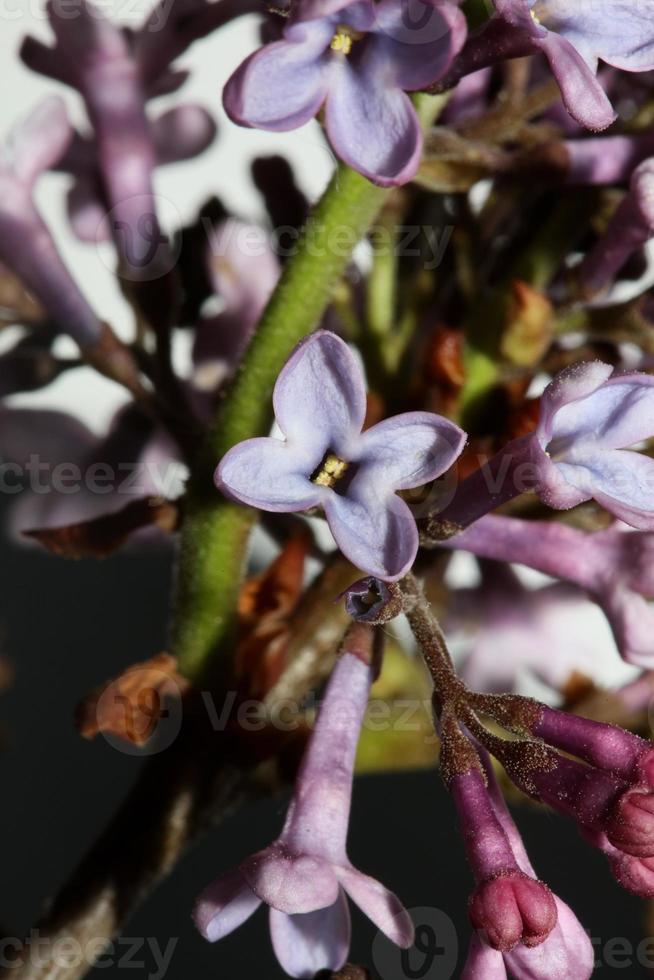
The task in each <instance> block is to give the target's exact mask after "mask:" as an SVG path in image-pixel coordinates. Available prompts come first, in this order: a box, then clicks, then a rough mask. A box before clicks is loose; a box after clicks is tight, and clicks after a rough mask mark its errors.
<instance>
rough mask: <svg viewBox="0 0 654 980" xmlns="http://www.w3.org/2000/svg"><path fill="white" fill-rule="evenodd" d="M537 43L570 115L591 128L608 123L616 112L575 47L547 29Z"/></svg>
mask: <svg viewBox="0 0 654 980" xmlns="http://www.w3.org/2000/svg"><path fill="white" fill-rule="evenodd" d="M538 46H539V47H540V49H541V51H542V52H543V54H544V55H545V56H546V58H547V60H548V61H549V63H550V67H551V69H552V72H553V74H554V76H555V78H556V80H557V82H558V83H559V88H560V89H561V96H562V98H563V104H564V105H565V107H566V109H567V110H568V112H569V113H570V115H571V116H572V118H573V119H576V120H577V122H578V123H580V124H581V125H582V126H586V128H587V129H592V130H594V131H599V130H602V129H606V128H607V126H610V125H611V123H612V122H614V121H615V119H616V117H617V113H616V112H615V110H614V108H613V106H612V105H611V101H610V99H609V97H608V95H607V94H606V92H605V91H604V89H603V88H602V85H601V83H600V82H599V80H598V79H597V77H596V76H595V72H594V71H593V69H592V68H591V67H589V65H588V64H587V62H586V61H585V60H584V58H583V57H582V55H581V54H580V53H579V51H577V49H576V47H574V46H573V45H572V44H571V43H570V41H568V40H566V38H564V37H561V36H560V35H558V34H553V33H551V32H548V34H547V36H546V37H545V38H543V39H542V40H541V41H539V44H538Z"/></svg>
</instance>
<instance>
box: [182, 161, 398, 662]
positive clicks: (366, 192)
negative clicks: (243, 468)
mask: <svg viewBox="0 0 654 980" xmlns="http://www.w3.org/2000/svg"><path fill="white" fill-rule="evenodd" d="M387 194H388V191H387V190H384V189H382V188H380V187H376V186H375V185H374V184H371V183H369V181H367V180H366V179H365V178H363V177H361V176H360V174H358V173H355V172H354V171H353V170H350V169H349V168H348V167H346V166H344V165H341V166H339V168H338V170H337V171H336V174H335V175H334V178H333V180H332V182H331V183H330V185H329V187H328V188H327V190H326V192H325V194H324V196H323V197H322V199H321V200H320V202H319V203H318V205H317V206H316V208H315V210H314V211H313V213H312V214H311V216H310V217H309V220H308V221H307V225H306V228H305V229H304V232H303V234H302V237H301V238H300V240H299V242H298V246H297V251H296V253H295V255H293V257H292V258H291V259H290V260H289V262H288V263H287V265H286V268H285V270H284V273H283V275H282V278H281V280H280V282H279V285H278V287H277V289H276V291H275V293H274V295H273V297H272V299H271V301H270V303H269V305H268V307H267V309H266V311H265V313H264V315H263V318H262V320H261V323H260V325H259V327H258V329H257V332H256V334H255V336H254V338H253V340H252V343H251V344H250V347H249V349H248V351H247V354H246V355H245V357H244V359H243V363H242V365H241V368H240V370H239V372H238V374H237V375H236V377H235V379H234V382H233V383H232V385H231V387H230V389H229V391H228V393H227V396H226V398H225V400H224V401H223V403H222V406H221V408H220V410H219V412H218V416H217V418H216V422H215V425H214V427H213V429H212V431H211V433H210V435H209V438H208V440H207V445H206V447H205V449H204V452H203V455H202V458H201V459H200V460H199V461H198V466H197V467H196V468H195V472H194V476H193V477H192V480H191V484H190V487H189V493H188V498H187V509H186V515H185V520H184V526H183V529H182V536H181V548H180V555H179V568H178V580H177V597H176V598H177V603H176V616H175V624H174V628H173V629H174V633H173V652H174V654H175V655H176V657H177V659H178V663H179V667H180V670H181V671H182V673H184V674H185V675H186V676H187V677H190V678H192V679H194V680H197V679H198V678H199V677H200V676H202V675H203V674H204V673H205V671H206V668H207V665H208V663H209V660H210V658H211V656H212V654H213V653H214V651H216V650H217V649H219V648H220V647H223V646H225V645H226V644H227V643H228V642H229V640H230V638H231V637H232V636H233V633H234V626H235V609H236V601H237V598H238V591H239V588H240V583H241V578H242V573H243V564H244V561H245V556H246V551H247V539H248V535H249V532H250V530H251V527H252V525H253V522H254V520H255V516H256V515H255V512H254V511H252V510H250V509H249V508H246V507H240V506H236V505H234V504H231V503H228V502H227V501H226V500H223V499H221V497H220V496H219V494H218V493H217V491H216V489H215V487H214V485H213V480H212V474H213V469H214V467H215V466H216V464H217V462H218V460H219V459H220V458H221V457H222V456H223V455H224V454H225V453H226V452H227V450H228V449H230V448H231V447H232V446H234V445H235V444H236V443H237V442H241V441H242V440H244V439H250V438H253V437H254V436H260V435H265V434H267V432H268V430H269V427H270V422H271V412H272V408H271V396H272V390H273V386H274V384H275V381H276V379H277V376H278V374H279V372H280V371H281V369H282V367H283V365H284V363H285V361H286V360H287V358H288V356H289V354H290V353H291V351H292V350H293V348H294V347H295V345H296V344H297V343H298V342H299V341H300V340H301V339H302V338H303V337H304V336H306V334H308V333H309V332H310V331H311V330H313V328H314V327H315V326H316V325H317V324H318V323H319V322H320V319H321V317H322V315H323V313H324V312H325V310H326V308H327V306H328V304H329V302H330V299H331V296H332V291H333V290H334V287H335V286H336V284H337V283H338V280H339V278H340V277H341V276H342V274H343V272H344V271H345V268H346V266H347V263H348V262H349V260H350V257H351V254H352V251H353V249H354V247H355V245H356V244H357V242H358V241H360V239H361V238H362V237H363V235H365V233H366V232H367V230H368V228H369V227H370V225H371V224H372V222H373V220H374V219H375V217H376V215H377V213H378V212H379V210H380V208H381V206H382V204H383V202H384V200H385V198H386V196H387Z"/></svg>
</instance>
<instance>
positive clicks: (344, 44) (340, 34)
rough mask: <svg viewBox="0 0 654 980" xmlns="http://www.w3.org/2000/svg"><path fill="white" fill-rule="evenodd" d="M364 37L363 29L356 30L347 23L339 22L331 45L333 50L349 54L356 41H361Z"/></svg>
mask: <svg viewBox="0 0 654 980" xmlns="http://www.w3.org/2000/svg"><path fill="white" fill-rule="evenodd" d="M362 37H363V34H362V33H361V31H355V30H354V28H353V27H348V25H347V24H339V25H338V27H337V28H336V33H335V34H334V36H333V38H332V40H331V43H330V45H329V46H330V48H331V49H332V51H338V52H339V53H340V54H345V55H347V54H349V53H350V51H351V50H352V45H353V44H354V42H355V41H360V40H361V38H362Z"/></svg>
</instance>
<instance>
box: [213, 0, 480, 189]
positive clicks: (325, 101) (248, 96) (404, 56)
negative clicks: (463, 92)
mask: <svg viewBox="0 0 654 980" xmlns="http://www.w3.org/2000/svg"><path fill="white" fill-rule="evenodd" d="M406 6H407V5H406V0H381V2H380V3H373V2H372V0H298V3H296V4H295V5H294V6H293V9H292V14H291V16H290V18H289V20H288V21H287V24H286V26H285V28H284V31H283V39H282V40H281V41H276V42H274V43H273V44H268V45H266V46H265V47H263V48H261V49H260V50H259V51H257V52H256V53H255V54H254V55H252V56H251V57H250V58H248V59H247V60H246V61H245V62H244V63H243V64H242V65H241V66H240V68H238V69H237V71H236V73H235V74H234V75H233V76H232V78H231V79H230V80H229V82H228V83H227V86H226V88H225V92H224V102H225V109H226V111H227V113H228V115H229V116H230V117H231V118H232V119H233V120H234V122H237V123H239V124H240V125H244V126H253V127H255V128H257V129H268V130H273V131H284V130H289V129H296V128H297V127H298V126H301V125H303V124H304V123H306V122H308V121H309V120H310V119H312V118H313V117H314V116H315V115H316V113H317V112H318V111H319V110H320V109H321V107H322V106H323V105H324V106H325V126H326V129H327V134H328V136H329V139H330V141H331V144H332V146H333V148H334V150H335V151H336V153H337V155H338V156H339V157H340V158H341V159H342V160H344V161H345V162H346V163H348V164H350V166H352V167H354V169H355V170H358V171H359V172H360V173H362V174H364V175H365V176H366V177H369V178H370V179H371V180H373V181H375V182H376V183H379V184H382V185H392V184H401V183H404V182H405V181H407V180H410V179H411V178H412V177H413V176H414V175H415V173H416V171H417V169H418V165H419V163H420V156H421V151H422V133H421V127H420V122H419V120H418V116H417V114H416V111H415V109H414V107H413V105H412V103H411V100H410V98H409V97H408V96H407V94H406V92H407V91H416V90H419V89H423V88H425V87H427V86H428V85H431V84H432V83H433V82H436V81H437V80H438V79H439V78H441V77H442V76H443V75H444V74H445V72H446V71H447V70H448V68H449V67H450V64H451V63H452V60H453V58H454V57H455V55H456V54H457V53H458V51H459V50H460V49H461V47H462V45H463V42H464V40H465V36H466V21H465V17H464V16H463V14H462V13H461V11H460V10H459V9H458V7H457V6H456V4H454V3H452V2H450V0H410V2H409V9H408V10H407V9H406Z"/></svg>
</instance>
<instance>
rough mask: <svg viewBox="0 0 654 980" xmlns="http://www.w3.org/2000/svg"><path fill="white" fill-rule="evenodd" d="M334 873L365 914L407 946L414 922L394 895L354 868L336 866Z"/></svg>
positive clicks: (412, 938) (379, 883)
mask: <svg viewBox="0 0 654 980" xmlns="http://www.w3.org/2000/svg"><path fill="white" fill-rule="evenodd" d="M335 871H336V874H337V876H338V878H339V880H340V882H341V884H342V886H343V888H344V889H345V891H346V892H347V893H348V895H349V896H350V898H351V899H352V901H353V902H354V903H355V905H358V906H359V908H360V909H361V911H362V912H363V913H364V914H365V915H367V916H368V918H369V919H370V921H371V922H374V924H375V925H376V926H377V928H378V929H381V931H382V932H383V933H384V935H385V936H388V938H389V939H390V940H391V942H393V943H395V944H396V945H397V946H401V947H402V949H408V948H409V946H411V945H412V943H413V940H414V935H415V930H414V928H413V922H412V921H411V917H410V915H409V913H408V912H407V910H406V909H405V908H404V906H403V905H402V903H401V902H400V900H399V898H398V897H397V895H394V894H393V892H391V891H389V890H388V888H385V887H384V885H382V883H381V882H380V881H376V879H375V878H371V877H370V876H369V875H364V874H362V873H361V872H360V871H357V870H356V868H352V867H337V868H335Z"/></svg>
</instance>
